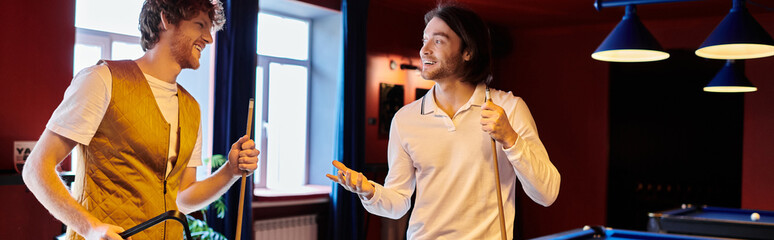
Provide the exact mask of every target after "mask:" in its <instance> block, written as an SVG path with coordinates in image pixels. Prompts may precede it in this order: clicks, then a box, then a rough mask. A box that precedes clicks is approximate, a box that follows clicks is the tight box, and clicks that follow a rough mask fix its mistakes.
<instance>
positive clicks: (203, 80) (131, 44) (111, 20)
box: [70, 0, 213, 177]
mask: <svg viewBox="0 0 774 240" xmlns="http://www.w3.org/2000/svg"><path fill="white" fill-rule="evenodd" d="M143 2H144V0H76V2H75V28H76V32H75V46H74V47H73V49H74V51H73V52H74V54H73V76H75V74H77V73H78V72H79V71H81V70H82V69H84V68H87V67H89V66H92V65H94V64H96V63H97V61H99V60H100V59H111V60H119V59H137V58H139V57H141V56H142V55H143V54H144V52H143V51H142V48H141V47H140V30H138V19H139V16H140V10H141V9H142V4H143ZM212 48H213V46H212V45H209V46H207V47H206V48H205V49H204V50H203V51H202V56H201V58H200V60H199V62H200V63H201V65H200V66H199V69H197V70H192V69H185V70H183V71H182V72H181V73H180V75H178V77H177V82H178V84H180V85H181V86H183V87H185V89H186V90H188V92H189V93H191V95H193V96H194V98H195V99H196V101H198V102H199V106H200V110H201V116H202V119H201V124H202V158H207V157H209V156H210V155H212V150H211V149H212V140H211V139H212V137H211V134H210V132H211V129H212V126H211V122H212V120H211V119H212V117H211V116H210V113H211V112H212V111H211V107H210V106H209V102H210V98H211V96H212V94H213V93H212V89H210V85H211V84H210V83H211V79H210V67H209V66H210V62H211V59H210V56H211V51H212V50H211V49H212ZM75 152H76V151H73V153H75ZM70 164H71V169H72V170H75V168H76V164H77V162H76V161H71V163H70ZM206 174H207V169H205V168H199V172H198V175H199V176H200V177H201V176H203V175H204V176H206Z"/></svg>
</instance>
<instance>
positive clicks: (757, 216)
mask: <svg viewBox="0 0 774 240" xmlns="http://www.w3.org/2000/svg"><path fill="white" fill-rule="evenodd" d="M750 219H751V220H753V222H757V221H758V220H760V219H761V215H760V214H758V213H757V212H756V213H752V214H750Z"/></svg>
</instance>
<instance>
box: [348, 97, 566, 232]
mask: <svg viewBox="0 0 774 240" xmlns="http://www.w3.org/2000/svg"><path fill="white" fill-rule="evenodd" d="M437 87H438V86H437V85H436V86H433V89H431V90H430V91H428V93H427V95H425V96H424V97H423V98H422V99H420V100H417V101H414V102H412V103H410V104H408V105H406V106H404V107H403V108H401V109H400V110H399V111H398V112H397V113H396V114H395V117H394V118H393V120H392V124H391V127H390V140H389V144H388V150H387V151H388V152H387V158H388V165H389V172H388V173H387V177H386V179H385V184H384V186H382V185H380V184H378V183H375V182H373V181H372V184H374V187H375V188H376V192H375V193H374V196H373V197H372V198H371V199H370V200H365V199H362V198H361V202H362V204H363V207H365V209H366V210H368V211H369V212H371V213H373V214H376V215H379V216H383V217H388V218H392V219H398V218H400V217H402V216H403V215H405V214H406V212H407V211H408V210H409V208H410V207H411V194H412V193H413V192H414V188H415V186H416V188H417V191H416V194H417V196H416V203H415V205H414V209H413V211H412V213H411V220H410V222H409V227H408V231H407V233H406V235H407V237H408V239H497V238H499V236H500V229H499V220H498V207H497V199H496V198H495V197H496V195H497V194H496V188H495V185H494V184H495V178H494V166H493V165H492V145H491V144H492V143H491V137H490V136H489V134H488V133H485V132H483V130H481V123H480V120H481V106H482V104H483V103H484V102H485V93H484V92H485V89H486V86H485V85H484V84H479V85H478V86H476V90H475V91H474V93H473V96H471V98H470V100H468V102H467V103H466V104H465V105H463V106H462V107H461V108H460V109H459V110H458V111H457V112H456V113H455V114H454V116H452V117H449V116H448V115H447V114H446V113H445V112H444V111H442V110H441V109H439V108H438V106H437V105H436V103H435V100H434V99H435V96H434V90H435V88H437ZM490 91H491V92H490V93H491V97H492V100H493V102H494V103H495V104H496V105H498V106H500V107H502V108H503V109H504V110H505V112H506V114H507V115H508V119H509V120H510V124H511V126H512V127H513V129H514V130H515V131H516V133H518V135H519V138H518V139H517V141H516V143H515V144H514V145H513V146H512V147H511V148H509V149H503V148H502V146H501V145H500V143H497V149H498V151H497V157H498V167H499V170H500V171H499V172H500V186H501V188H502V199H503V205H504V206H503V210H504V212H505V222H506V228H507V231H506V232H507V233H508V238H509V239H511V238H513V236H512V235H513V234H512V232H513V219H514V214H515V197H516V189H515V186H516V179H518V180H519V181H520V182H521V185H522V188H523V189H524V192H525V193H526V194H527V195H528V196H529V197H530V198H531V199H532V200H533V201H535V202H536V203H538V204H541V205H543V206H549V205H551V204H552V203H553V202H554V200H556V197H557V195H558V194H559V183H560V176H559V172H558V171H557V170H556V167H554V165H553V164H552V163H551V161H550V160H549V158H548V153H547V152H546V149H545V147H544V146H543V143H542V142H541V141H540V139H539V138H538V133H537V128H536V127H535V122H534V120H533V119H532V115H531V114H530V112H529V109H528V108H527V105H526V104H525V103H524V101H523V100H522V99H521V98H519V97H515V96H513V95H512V94H511V92H503V91H499V90H493V89H492V90H490Z"/></svg>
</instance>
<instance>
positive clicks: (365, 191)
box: [325, 160, 376, 200]
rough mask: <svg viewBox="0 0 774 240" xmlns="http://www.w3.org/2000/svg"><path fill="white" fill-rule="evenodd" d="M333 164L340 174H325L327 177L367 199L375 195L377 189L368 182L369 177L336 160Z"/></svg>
mask: <svg viewBox="0 0 774 240" xmlns="http://www.w3.org/2000/svg"><path fill="white" fill-rule="evenodd" d="M333 166H334V167H336V168H337V169H339V173H338V176H333V175H330V174H325V176H326V177H328V178H329V179H331V180H333V181H334V182H337V183H339V185H341V186H342V187H344V189H347V191H350V192H353V193H356V194H357V195H360V196H362V197H364V198H365V199H366V200H368V199H371V198H372V197H374V191H376V189H374V186H373V185H371V183H370V182H368V179H367V178H366V177H365V176H363V174H362V173H359V172H357V171H355V170H352V169H349V168H348V167H347V166H345V165H344V164H343V163H341V162H339V161H336V160H333Z"/></svg>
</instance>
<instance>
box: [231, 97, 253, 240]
mask: <svg viewBox="0 0 774 240" xmlns="http://www.w3.org/2000/svg"><path fill="white" fill-rule="evenodd" d="M254 105H255V99H253V98H250V105H249V106H248V110H247V133H245V135H247V137H248V138H249V137H250V131H251V130H252V126H253V108H254ZM240 148H241V146H240ZM237 157H238V156H237ZM246 178H247V172H244V171H243V172H242V187H241V188H240V189H241V190H240V191H239V212H237V225H236V238H234V239H236V240H240V239H241V237H242V212H244V208H245V204H244V201H245V179H246Z"/></svg>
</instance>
